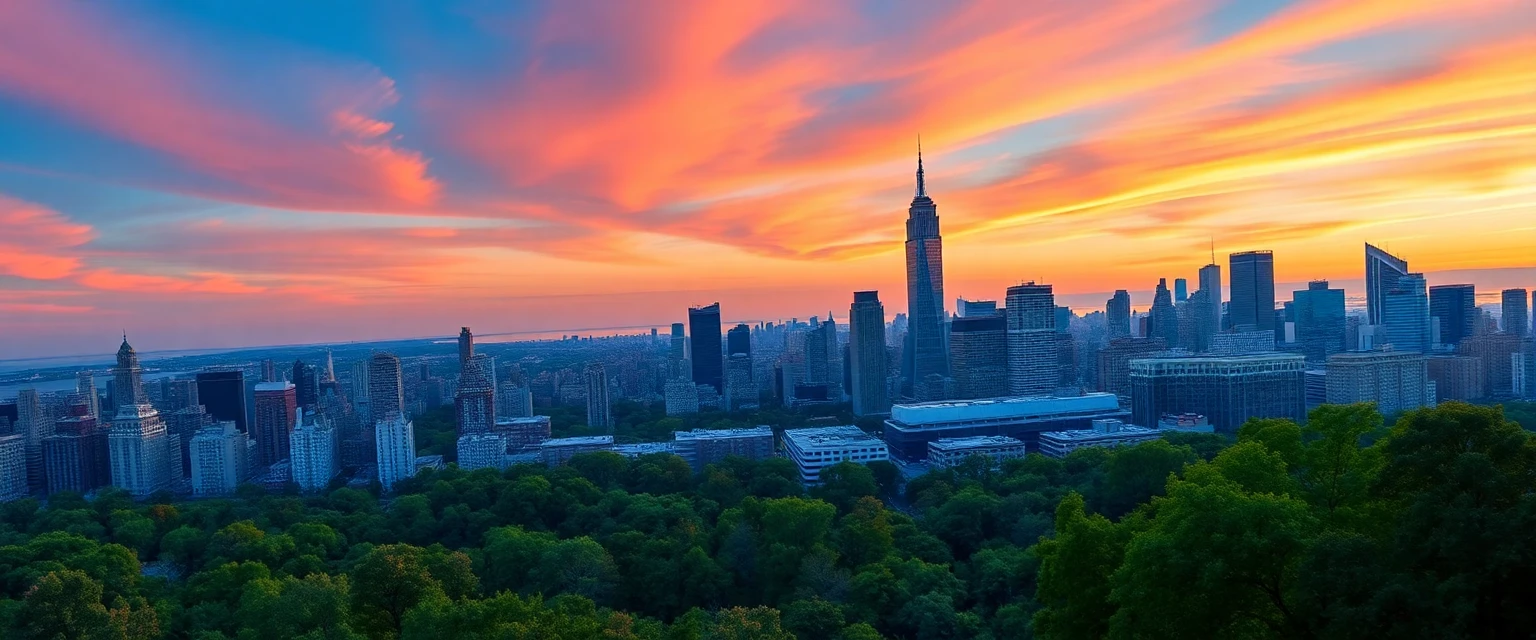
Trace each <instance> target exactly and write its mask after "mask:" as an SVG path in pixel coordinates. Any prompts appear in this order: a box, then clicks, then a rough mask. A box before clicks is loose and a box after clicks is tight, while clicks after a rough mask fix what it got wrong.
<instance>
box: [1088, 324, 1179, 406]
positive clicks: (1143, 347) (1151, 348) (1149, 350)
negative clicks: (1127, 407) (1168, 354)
mask: <svg viewBox="0 0 1536 640" xmlns="http://www.w3.org/2000/svg"><path fill="white" fill-rule="evenodd" d="M1167 350H1168V343H1167V342H1165V341H1163V339H1162V338H1115V339H1113V340H1110V341H1109V344H1107V345H1105V346H1104V348H1103V349H1100V350H1099V363H1098V367H1099V371H1098V374H1099V375H1098V379H1099V391H1103V392H1105V393H1112V394H1114V395H1116V396H1119V397H1120V398H1122V399H1124V401H1125V402H1126V403H1127V404H1129V403H1130V399H1131V361H1132V360H1136V359H1139V358H1149V357H1152V356H1155V355H1157V354H1159V353H1162V352H1164V351H1167Z"/></svg>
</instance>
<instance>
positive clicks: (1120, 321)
mask: <svg viewBox="0 0 1536 640" xmlns="http://www.w3.org/2000/svg"><path fill="white" fill-rule="evenodd" d="M1104 332H1105V334H1106V335H1107V336H1108V337H1109V339H1110V340H1114V339H1115V338H1128V337H1130V335H1131V294H1130V292H1128V291H1126V290H1125V289H1117V290H1116V291H1115V295H1114V296H1113V297H1111V298H1110V299H1109V302H1106V303H1105V304H1104Z"/></svg>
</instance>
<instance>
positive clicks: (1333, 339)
mask: <svg viewBox="0 0 1536 640" xmlns="http://www.w3.org/2000/svg"><path fill="white" fill-rule="evenodd" d="M1291 312H1292V313H1293V314H1294V316H1295V320H1294V322H1295V323H1296V343H1297V344H1298V345H1300V346H1301V352H1302V355H1305V356H1306V357H1307V361H1308V362H1314V363H1326V362H1327V361H1328V356H1331V355H1333V354H1335V353H1339V352H1341V351H1346V350H1347V349H1346V348H1345V342H1344V323H1345V320H1344V290H1343V289H1330V288H1328V281H1327V280H1313V281H1312V282H1309V283H1307V288H1306V289H1305V290H1303V291H1296V292H1293V293H1292V294H1291Z"/></svg>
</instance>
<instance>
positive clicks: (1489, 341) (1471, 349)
mask: <svg viewBox="0 0 1536 640" xmlns="http://www.w3.org/2000/svg"><path fill="white" fill-rule="evenodd" d="M1523 347H1524V340H1523V339H1522V338H1521V337H1520V336H1516V335H1510V334H1507V333H1490V334H1484V335H1478V336H1469V337H1467V338H1466V339H1464V340H1462V341H1461V345H1460V346H1458V347H1457V348H1456V353H1457V354H1459V355H1463V356H1470V357H1473V358H1478V359H1479V360H1481V361H1482V363H1483V376H1482V377H1483V390H1484V392H1485V393H1486V394H1487V395H1488V397H1500V398H1502V397H1510V396H1514V395H1517V394H1516V389H1515V387H1514V356H1515V354H1518V353H1520V352H1521V349H1522V348H1523Z"/></svg>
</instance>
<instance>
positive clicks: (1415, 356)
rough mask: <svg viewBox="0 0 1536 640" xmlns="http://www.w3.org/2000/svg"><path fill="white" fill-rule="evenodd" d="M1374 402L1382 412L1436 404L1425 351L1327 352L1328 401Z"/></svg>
mask: <svg viewBox="0 0 1536 640" xmlns="http://www.w3.org/2000/svg"><path fill="white" fill-rule="evenodd" d="M1356 402H1374V403H1376V408H1377V410H1379V411H1381V413H1382V415H1387V416H1390V415H1393V414H1397V413H1401V412H1403V411H1407V410H1409V409H1417V408H1419V407H1433V406H1435V385H1434V383H1433V382H1431V381H1430V380H1429V371H1428V367H1427V365H1426V364H1425V362H1424V355H1423V354H1421V353H1417V352H1414V351H1365V352H1351V353H1335V354H1333V355H1331V356H1328V403H1329V404H1353V403H1356Z"/></svg>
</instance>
